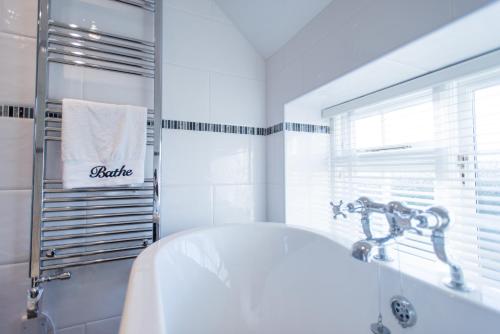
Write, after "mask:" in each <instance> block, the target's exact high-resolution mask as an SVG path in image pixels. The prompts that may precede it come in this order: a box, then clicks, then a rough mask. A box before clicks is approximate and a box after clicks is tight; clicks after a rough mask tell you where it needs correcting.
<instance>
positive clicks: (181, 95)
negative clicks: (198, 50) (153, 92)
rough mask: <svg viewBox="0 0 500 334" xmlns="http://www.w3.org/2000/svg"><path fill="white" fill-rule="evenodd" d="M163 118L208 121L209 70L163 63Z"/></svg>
mask: <svg viewBox="0 0 500 334" xmlns="http://www.w3.org/2000/svg"><path fill="white" fill-rule="evenodd" d="M163 87H164V106H165V107H164V110H163V118H166V119H174V120H183V121H192V122H209V121H210V75H209V72H206V71H201V70H193V69H189V68H186V67H181V66H176V65H171V64H165V77H164V85H163Z"/></svg>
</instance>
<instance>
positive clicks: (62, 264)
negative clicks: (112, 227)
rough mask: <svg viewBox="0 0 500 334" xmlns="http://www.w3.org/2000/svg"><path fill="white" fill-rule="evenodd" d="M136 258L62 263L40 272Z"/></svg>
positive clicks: (119, 257) (131, 256) (46, 267)
mask: <svg viewBox="0 0 500 334" xmlns="http://www.w3.org/2000/svg"><path fill="white" fill-rule="evenodd" d="M136 257H137V254H136V255H127V256H118V257H111V258H103V259H96V260H89V261H78V262H72V263H61V264H55V265H50V266H41V267H40V270H41V271H49V270H56V269H63V268H71V267H80V266H86V265H90V264H97V263H106V262H113V261H121V260H129V259H134V258H136Z"/></svg>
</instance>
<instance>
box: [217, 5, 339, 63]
mask: <svg viewBox="0 0 500 334" xmlns="http://www.w3.org/2000/svg"><path fill="white" fill-rule="evenodd" d="M215 2H217V3H218V4H219V6H220V7H221V9H222V10H223V11H224V12H225V13H226V14H227V15H228V16H229V17H230V18H231V19H232V20H233V22H234V24H235V25H236V26H237V27H238V28H239V29H240V30H241V32H242V33H243V34H244V35H245V36H246V37H247V38H248V40H249V41H250V42H251V43H252V44H253V45H254V46H255V48H256V49H257V51H259V53H260V54H261V55H262V56H263V57H264V58H268V57H270V56H272V55H273V54H274V53H275V52H276V51H277V50H278V49H279V48H280V47H282V46H283V45H285V44H286V42H288V41H289V40H290V39H291V38H292V37H293V36H294V35H295V34H296V33H297V32H299V31H300V30H301V29H302V28H303V27H304V26H305V25H306V24H307V23H308V22H309V21H311V19H313V18H314V17H315V16H316V15H317V14H319V13H320V12H321V11H322V10H323V9H324V8H325V7H326V6H327V5H328V4H329V3H330V2H332V0H215Z"/></svg>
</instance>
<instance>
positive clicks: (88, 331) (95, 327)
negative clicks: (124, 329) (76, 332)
mask: <svg viewBox="0 0 500 334" xmlns="http://www.w3.org/2000/svg"><path fill="white" fill-rule="evenodd" d="M120 320H121V317H114V318H110V319H105V320H100V321H95V322H90V323H87V324H86V325H85V334H118V331H119V330H120Z"/></svg>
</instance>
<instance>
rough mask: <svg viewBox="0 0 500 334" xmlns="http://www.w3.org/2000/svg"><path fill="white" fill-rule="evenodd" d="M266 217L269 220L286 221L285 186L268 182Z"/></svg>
mask: <svg viewBox="0 0 500 334" xmlns="http://www.w3.org/2000/svg"><path fill="white" fill-rule="evenodd" d="M266 190H267V194H266V218H267V221H269V222H275V223H284V222H285V186H284V185H275V184H267V189H266Z"/></svg>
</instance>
